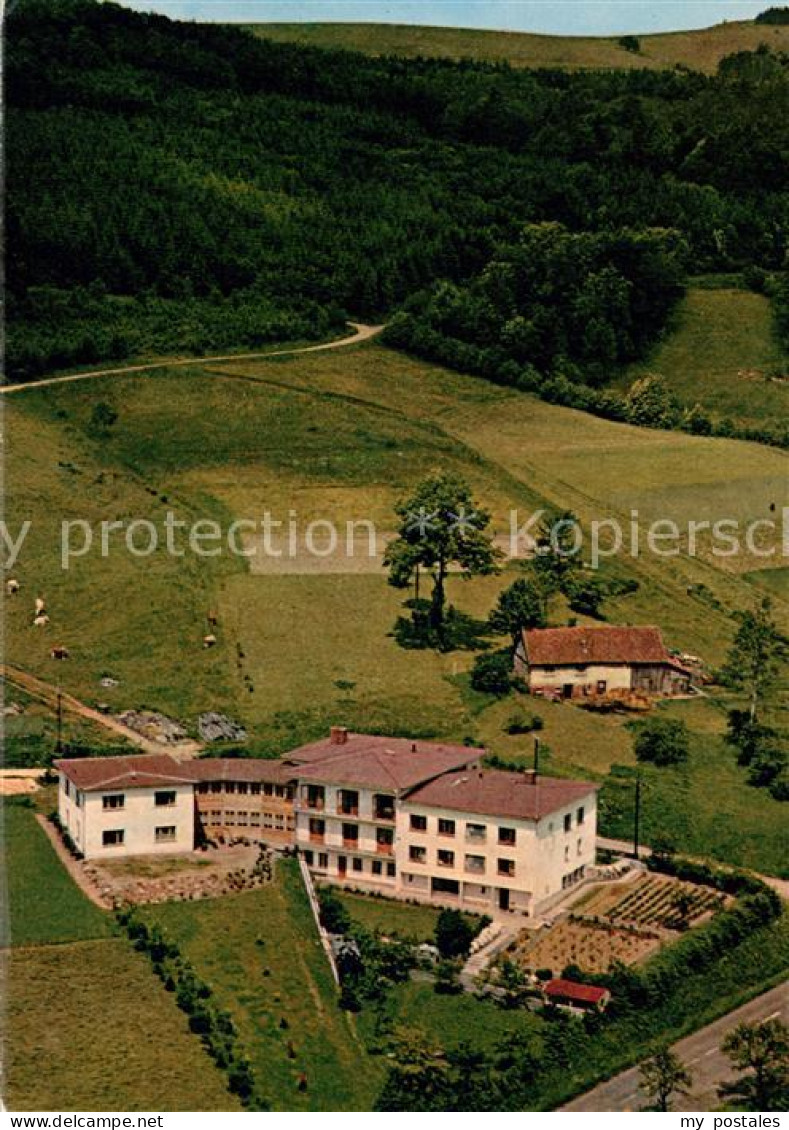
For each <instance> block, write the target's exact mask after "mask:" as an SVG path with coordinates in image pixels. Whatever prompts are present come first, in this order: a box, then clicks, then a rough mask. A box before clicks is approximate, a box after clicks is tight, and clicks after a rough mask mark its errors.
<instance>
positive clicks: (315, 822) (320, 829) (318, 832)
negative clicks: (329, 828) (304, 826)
mask: <svg viewBox="0 0 789 1130" xmlns="http://www.w3.org/2000/svg"><path fill="white" fill-rule="evenodd" d="M309 829H310V839H317V840H322V839H323V836H324V834H325V832H326V822H325V821H324V820H319V819H318V818H317V816H311V817H310V823H309Z"/></svg>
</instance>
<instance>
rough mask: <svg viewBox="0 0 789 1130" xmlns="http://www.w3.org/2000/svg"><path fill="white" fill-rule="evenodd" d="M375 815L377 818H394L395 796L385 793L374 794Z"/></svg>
mask: <svg viewBox="0 0 789 1130" xmlns="http://www.w3.org/2000/svg"><path fill="white" fill-rule="evenodd" d="M373 816H374V818H375V819H376V820H394V817H395V809H394V797H393V796H388V795H387V794H385V793H375V794H374V795H373Z"/></svg>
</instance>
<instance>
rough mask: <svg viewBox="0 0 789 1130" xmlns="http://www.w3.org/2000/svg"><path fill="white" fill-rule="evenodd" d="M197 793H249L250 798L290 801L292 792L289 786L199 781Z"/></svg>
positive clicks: (245, 782)
mask: <svg viewBox="0 0 789 1130" xmlns="http://www.w3.org/2000/svg"><path fill="white" fill-rule="evenodd" d="M197 791H198V792H199V793H204V794H205V793H239V794H240V795H242V796H244V795H245V794H247V793H249V794H251V795H252V796H260V795H261V794H262V795H263V796H277V797H282V798H283V799H285V800H290V799H291V798H292V796H293V790H292V789H291V788H290V786H289V785H269V784H260V783H259V782H253V783H248V782H247V781H201V782H200V784H199V785H198V786H197Z"/></svg>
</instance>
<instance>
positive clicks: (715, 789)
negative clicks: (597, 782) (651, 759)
mask: <svg viewBox="0 0 789 1130" xmlns="http://www.w3.org/2000/svg"><path fill="white" fill-rule="evenodd" d="M683 706H684V707H685V709H684V711H679V710H678V707H679V704H677V706H676V707H675V708H674V711H673V712H674V713H684V716H685V718H686V720H687V721H688V722H691V721H692V719H691V711H692V704H690V703H685V704H683ZM641 772H642V777H643V782H644V786H643V791H642V827H641V838H642V842H643V843H646V844H648V843H650V842H651V839H652V838H653V837H655V836H657V835H665V836H669V837H671V838H672V839H673V840H674V841H675V843H676V844H677V846H678V847H679V848H680V849H681V850H682V851H683V852H686V853H687V854H690V855H697V856H708V857H711V858H713V859H718V860H720V861H721V862H722V863H730V864H734V865H736V866H741V867H748V868H752V869H753V870H755V871H762V872H764V873H766V874H768V875H778V876H782V877H784V878H789V820H788V819H787V807H786V804H785V803H781V802H779V801H776V800H773V799H772V797H770V795H769V793H768V792H767V790H766V789H757V788H753V787H752V786H750V785H748V784H747V783H746V773H745V770H744V769H742V768H741V767H740V766H738V765H737V763H736V758H735V754H734V751H733V750H732V749H731V747H730V746H728V745H726V743H725V742H724V741H723V740H722V738H721V737H720V736H718V735H716V734H714V733H701V732H699V731H694V733H693V741H692V744H691V755H690V758H689V760H688V762H687V764H685V765H680V766H675V767H666V768H658V767H657V766H650V765H644V766H642V767H641ZM633 773H634V770H633V769H630V770H629V772H628V775H627V776H625V777H620V776H612V777H609V778H608V779H607V781H606V784H605V787H604V789H603V792H602V797H601V831H602V832H603V834H605V835H610V836H615V837H625V838H630V837H632V834H633V796H634V777H633Z"/></svg>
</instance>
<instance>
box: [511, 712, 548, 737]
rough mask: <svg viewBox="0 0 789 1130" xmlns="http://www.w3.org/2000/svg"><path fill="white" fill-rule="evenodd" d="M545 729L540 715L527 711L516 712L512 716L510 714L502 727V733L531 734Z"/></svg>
mask: <svg viewBox="0 0 789 1130" xmlns="http://www.w3.org/2000/svg"><path fill="white" fill-rule="evenodd" d="M544 727H545V722H544V721H543V719H542V717H541V715H539V714H532V713H531V711H529V710H522V709H521V710H517V711H515V713H514V714H510V716H509V719H508V720H507V722H506V723H505V725H504V731H505V733H507V734H531V733H533V732H534V731H535V730H542V729H544Z"/></svg>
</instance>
